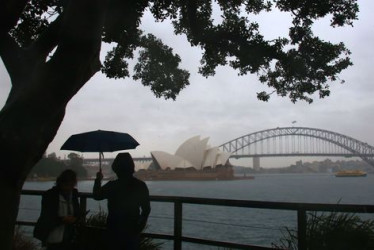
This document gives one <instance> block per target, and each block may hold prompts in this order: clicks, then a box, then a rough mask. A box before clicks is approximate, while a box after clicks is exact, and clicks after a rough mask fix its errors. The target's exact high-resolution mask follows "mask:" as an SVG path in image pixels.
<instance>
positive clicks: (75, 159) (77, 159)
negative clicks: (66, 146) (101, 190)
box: [68, 153, 87, 177]
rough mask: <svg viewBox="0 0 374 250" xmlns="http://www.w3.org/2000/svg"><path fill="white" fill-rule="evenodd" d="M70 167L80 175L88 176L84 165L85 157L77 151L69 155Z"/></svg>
mask: <svg viewBox="0 0 374 250" xmlns="http://www.w3.org/2000/svg"><path fill="white" fill-rule="evenodd" d="M68 158H69V160H70V161H69V163H68V167H69V168H70V169H72V170H74V171H75V172H76V173H77V176H78V177H87V170H86V169H85V168H84V167H83V158H82V157H81V156H79V155H78V154H76V153H70V154H69V155H68Z"/></svg>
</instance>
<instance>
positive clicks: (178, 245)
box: [174, 201, 182, 250]
mask: <svg viewBox="0 0 374 250" xmlns="http://www.w3.org/2000/svg"><path fill="white" fill-rule="evenodd" d="M181 249H182V202H181V201H175V202H174V250H181Z"/></svg>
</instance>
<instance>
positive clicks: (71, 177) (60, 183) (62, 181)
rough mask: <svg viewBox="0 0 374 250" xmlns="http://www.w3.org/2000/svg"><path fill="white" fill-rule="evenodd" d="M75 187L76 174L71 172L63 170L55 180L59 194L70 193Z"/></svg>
mask: <svg viewBox="0 0 374 250" xmlns="http://www.w3.org/2000/svg"><path fill="white" fill-rule="evenodd" d="M76 185H77V174H76V173H75V172H74V171H73V170H71V169H66V170H64V171H63V172H62V173H61V174H60V175H59V176H58V177H57V179H56V186H57V188H58V189H60V191H61V192H66V193H67V192H71V191H72V190H73V189H74V187H75V186H76Z"/></svg>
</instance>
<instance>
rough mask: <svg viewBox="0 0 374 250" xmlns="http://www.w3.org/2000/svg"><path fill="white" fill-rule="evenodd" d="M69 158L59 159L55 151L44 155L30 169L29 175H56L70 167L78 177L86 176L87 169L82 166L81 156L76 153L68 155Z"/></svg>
mask: <svg viewBox="0 0 374 250" xmlns="http://www.w3.org/2000/svg"><path fill="white" fill-rule="evenodd" d="M68 159H69V160H61V159H59V158H57V157H56V154H55V153H52V154H49V155H47V156H44V157H43V158H42V159H40V161H39V162H38V163H37V164H36V165H35V166H34V168H33V169H32V170H31V171H30V174H29V176H30V177H31V178H33V177H36V176H37V177H57V176H59V175H60V174H61V172H62V171H64V170H65V169H72V170H74V171H75V172H76V173H77V176H78V177H87V171H86V169H85V168H84V167H83V158H82V157H80V156H79V155H78V154H76V153H70V154H69V155H68Z"/></svg>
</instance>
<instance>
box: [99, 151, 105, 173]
mask: <svg viewBox="0 0 374 250" xmlns="http://www.w3.org/2000/svg"><path fill="white" fill-rule="evenodd" d="M102 158H103V159H104V153H103V152H100V153H99V172H100V173H102V169H101V159H102Z"/></svg>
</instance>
